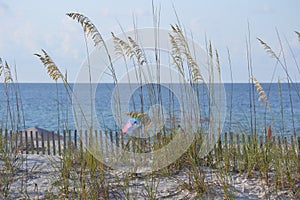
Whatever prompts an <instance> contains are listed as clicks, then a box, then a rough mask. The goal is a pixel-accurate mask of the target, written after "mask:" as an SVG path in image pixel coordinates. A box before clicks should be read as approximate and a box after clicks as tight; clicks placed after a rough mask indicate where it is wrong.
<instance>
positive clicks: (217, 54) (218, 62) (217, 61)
mask: <svg viewBox="0 0 300 200" xmlns="http://www.w3.org/2000/svg"><path fill="white" fill-rule="evenodd" d="M216 63H217V70H218V73H219V75H221V67H220V58H219V53H218V51H217V50H216Z"/></svg>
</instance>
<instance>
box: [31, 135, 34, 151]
mask: <svg viewBox="0 0 300 200" xmlns="http://www.w3.org/2000/svg"><path fill="white" fill-rule="evenodd" d="M30 149H31V153H32V154H34V142H33V132H32V131H30Z"/></svg>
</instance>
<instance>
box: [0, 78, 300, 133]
mask: <svg viewBox="0 0 300 200" xmlns="http://www.w3.org/2000/svg"><path fill="white" fill-rule="evenodd" d="M262 86H263V88H264V89H265V91H266V93H268V89H269V88H270V93H269V95H268V99H269V102H270V106H271V109H272V116H273V122H272V117H271V115H270V114H269V111H268V110H267V115H266V124H267V125H269V124H270V125H272V126H273V128H275V129H276V132H277V134H280V133H283V130H284V134H285V135H290V134H293V132H294V127H295V131H296V133H297V134H298V135H300V101H299V100H300V98H299V96H298V94H297V92H296V91H295V88H294V87H299V86H300V84H297V85H293V86H291V96H290V95H289V92H288V84H286V83H282V84H281V90H282V109H283V118H282V115H281V103H280V96H279V92H278V85H277V84H268V83H264V84H262ZM71 87H72V85H71ZM16 88H17V89H18V91H19V93H18V97H16V95H15V93H14V91H15V90H14V89H16ZM113 88H114V85H113V84H99V85H97V90H96V94H95V98H96V99H95V110H96V114H97V118H98V120H99V124H100V126H101V129H105V130H120V127H118V126H117V124H116V121H115V118H114V117H113V116H112V103H111V98H112V97H111V95H112V91H113ZM250 89H251V88H250V87H249V85H248V84H245V83H235V84H233V90H231V84H225V90H226V99H227V113H226V121H225V124H224V128H223V131H229V125H230V123H229V122H230V101H231V97H232V117H231V128H230V130H231V131H232V132H241V131H244V132H246V133H251V130H252V129H254V128H253V126H252V129H251V117H250V116H251V115H250V111H249V110H250V104H249V90H250ZM255 90H256V88H255ZM7 91H8V93H9V100H8V98H7V96H6V93H5V86H4V84H0V94H1V96H0V102H1V104H0V114H1V118H0V123H1V127H2V128H5V127H7V128H11V126H12V125H13V126H17V124H19V125H18V126H19V128H21V129H23V128H24V127H25V128H28V127H32V126H39V127H41V128H44V129H48V130H57V129H58V127H59V128H60V129H65V128H66V126H68V129H75V123H74V117H73V114H72V107H71V100H70V98H69V97H68V95H67V93H66V90H65V87H64V85H63V84H54V83H47V84H44V83H43V84H41V83H19V84H16V85H15V88H14V87H13V86H12V85H11V86H10V87H9V88H8V90H7ZM145 91H147V90H146V89H144V91H143V94H144V95H143V103H144V104H147V105H148V104H151V103H150V102H149V101H148V100H147V99H150V98H149V96H147V95H150V94H147V92H145ZM199 91H200V93H201V94H202V96H201V94H200V96H201V98H202V99H201V102H202V107H203V109H202V110H203V112H204V113H207V112H208V110H207V109H208V106H207V105H208V99H207V98H206V95H204V94H205V93H206V91H205V89H203V88H202V89H200V90H199ZM85 92H86V91H85ZM139 94H140V93H139V90H136V91H135V92H134V93H133V95H132V99H134V102H135V103H134V104H133V103H130V105H128V107H129V110H134V108H135V109H136V110H139V111H140V110H141V103H140V95H139ZM160 97H161V101H160V102H162V104H163V105H164V107H165V108H166V110H179V109H180V108H179V102H180V100H179V99H177V98H176V97H174V95H172V92H170V91H169V90H168V89H167V88H162V90H161V95H160ZM17 98H18V108H17V106H16V101H17ZM152 98H153V97H152ZM290 98H291V99H292V103H293V112H294V118H292V111H291V102H290ZM153 99H158V96H157V97H154V98H153ZM8 103H9V105H10V111H11V112H9V111H8V109H7V108H8V106H7V105H8ZM152 103H153V102H152ZM133 105H135V106H133ZM58 107H59V108H58ZM255 108H256V130H257V132H262V131H263V127H264V124H265V118H264V116H265V115H264V113H265V112H266V110H265V107H264V106H261V105H260V102H258V95H257V94H256V92H255ZM18 109H19V111H17V110H18ZM144 111H147V106H145V107H144ZM8 113H12V114H13V115H12V116H10V115H9V114H8ZM17 113H19V114H20V120H19V121H20V122H19V123H17V122H18V114H17ZM10 118H13V122H14V123H13V124H11V122H10ZM58 119H59V120H58ZM292 119H294V121H293V120H292ZM252 124H253V125H254V119H253V120H252Z"/></svg>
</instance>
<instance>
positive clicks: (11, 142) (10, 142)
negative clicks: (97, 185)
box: [9, 130, 13, 152]
mask: <svg viewBox="0 0 300 200" xmlns="http://www.w3.org/2000/svg"><path fill="white" fill-rule="evenodd" d="M9 145H10V151H11V152H12V150H13V134H12V130H10V131H9Z"/></svg>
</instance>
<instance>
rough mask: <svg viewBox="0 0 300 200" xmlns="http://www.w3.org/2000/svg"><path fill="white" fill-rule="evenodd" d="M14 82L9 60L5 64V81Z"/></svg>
mask: <svg viewBox="0 0 300 200" xmlns="http://www.w3.org/2000/svg"><path fill="white" fill-rule="evenodd" d="M8 82H13V78H12V75H11V70H10V67H9V65H8V64H7V62H5V65H4V83H8Z"/></svg>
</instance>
